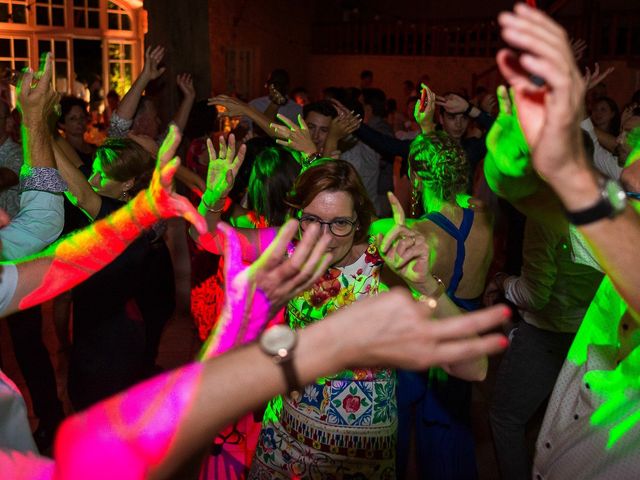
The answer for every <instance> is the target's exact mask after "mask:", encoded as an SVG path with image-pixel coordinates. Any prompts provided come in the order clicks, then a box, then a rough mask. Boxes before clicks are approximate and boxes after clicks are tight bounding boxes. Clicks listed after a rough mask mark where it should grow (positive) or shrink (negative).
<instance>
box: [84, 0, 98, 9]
mask: <svg viewBox="0 0 640 480" xmlns="http://www.w3.org/2000/svg"><path fill="white" fill-rule="evenodd" d="M87 6H88V7H89V8H100V0H89V1H88V2H87Z"/></svg>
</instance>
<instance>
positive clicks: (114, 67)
mask: <svg viewBox="0 0 640 480" xmlns="http://www.w3.org/2000/svg"><path fill="white" fill-rule="evenodd" d="M109 90H115V91H116V92H118V95H123V92H122V88H121V79H120V64H119V63H110V64H109Z"/></svg>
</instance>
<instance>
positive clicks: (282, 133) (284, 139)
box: [269, 113, 322, 155]
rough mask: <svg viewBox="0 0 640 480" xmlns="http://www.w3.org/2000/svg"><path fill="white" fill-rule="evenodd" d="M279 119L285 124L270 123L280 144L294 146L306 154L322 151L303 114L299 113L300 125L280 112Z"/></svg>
mask: <svg viewBox="0 0 640 480" xmlns="http://www.w3.org/2000/svg"><path fill="white" fill-rule="evenodd" d="M278 120H280V121H281V122H282V123H284V125H279V124H277V123H272V124H270V125H269V126H270V127H271V128H272V129H273V131H274V132H275V134H276V137H277V139H276V142H277V143H278V144H280V145H284V146H285V147H290V148H293V149H294V150H297V151H299V152H302V153H304V154H306V155H313V154H314V153H322V152H318V148H317V147H316V144H315V143H313V140H312V139H311V134H310V133H309V127H307V124H306V123H305V121H304V120H303V118H302V115H298V125H295V124H294V123H293V122H292V121H291V120H289V119H288V118H287V117H285V116H284V115H282V114H280V113H279V114H278Z"/></svg>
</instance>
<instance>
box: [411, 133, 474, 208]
mask: <svg viewBox="0 0 640 480" xmlns="http://www.w3.org/2000/svg"><path fill="white" fill-rule="evenodd" d="M409 170H410V172H411V174H412V176H413V178H414V179H418V180H419V182H420V183H419V184H418V190H420V191H421V192H422V200H423V203H424V208H425V211H427V212H430V211H434V210H438V209H439V207H440V206H441V205H442V203H444V202H455V199H456V195H458V194H461V193H464V192H465V191H466V190H467V185H468V182H469V163H468V162H467V157H466V156H465V154H464V151H463V150H462V148H460V146H459V145H458V144H457V143H456V142H455V141H454V140H453V139H452V138H451V137H449V135H447V134H446V133H445V132H444V131H437V132H434V133H431V134H429V135H418V136H417V137H416V138H415V140H414V141H413V142H412V143H411V149H410V151H409ZM414 188H415V186H414Z"/></svg>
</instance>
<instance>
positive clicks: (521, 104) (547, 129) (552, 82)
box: [496, 4, 585, 179]
mask: <svg viewBox="0 0 640 480" xmlns="http://www.w3.org/2000/svg"><path fill="white" fill-rule="evenodd" d="M498 22H499V24H500V26H501V27H502V32H501V33H502V38H503V39H504V40H505V41H506V42H507V44H508V45H509V46H510V47H512V48H513V49H503V50H500V51H499V52H498V55H497V57H496V60H497V63H498V67H499V68H500V72H501V73H502V75H503V76H504V77H505V79H506V80H507V82H509V84H510V85H511V86H512V89H513V96H514V99H515V103H516V104H517V106H518V119H519V121H520V125H521V127H522V131H523V133H524V136H525V138H526V139H527V143H528V144H529V147H530V149H531V152H532V156H533V162H534V166H535V168H536V170H538V172H539V173H541V174H542V175H543V176H544V177H546V178H547V179H549V178H550V177H552V176H554V175H555V174H556V173H558V172H560V170H561V169H563V168H565V167H569V168H573V167H574V166H577V165H578V164H580V165H579V166H580V168H583V165H582V164H583V163H584V162H585V160H584V155H583V147H582V137H581V133H580V124H579V122H580V118H581V115H580V114H581V111H582V108H583V104H584V94H585V84H584V80H583V79H582V76H581V75H580V72H579V71H578V67H577V66H576V63H575V60H574V58H573V52H572V51H571V46H570V45H569V41H568V38H567V34H566V32H565V31H564V30H563V29H562V27H560V26H559V25H558V24H557V23H555V22H554V21H553V20H551V19H550V18H549V17H548V16H547V15H546V14H544V13H542V12H541V11H539V10H535V9H533V8H531V7H528V6H527V5H523V4H518V5H516V6H515V7H514V13H510V12H504V13H501V14H500V16H499V17H498ZM515 49H517V50H519V51H521V53H517V52H516V50H515ZM532 76H537V77H540V78H543V79H544V80H545V85H544V86H542V87H540V86H538V85H536V84H535V83H534V82H533V81H532ZM571 171H573V170H571Z"/></svg>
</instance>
